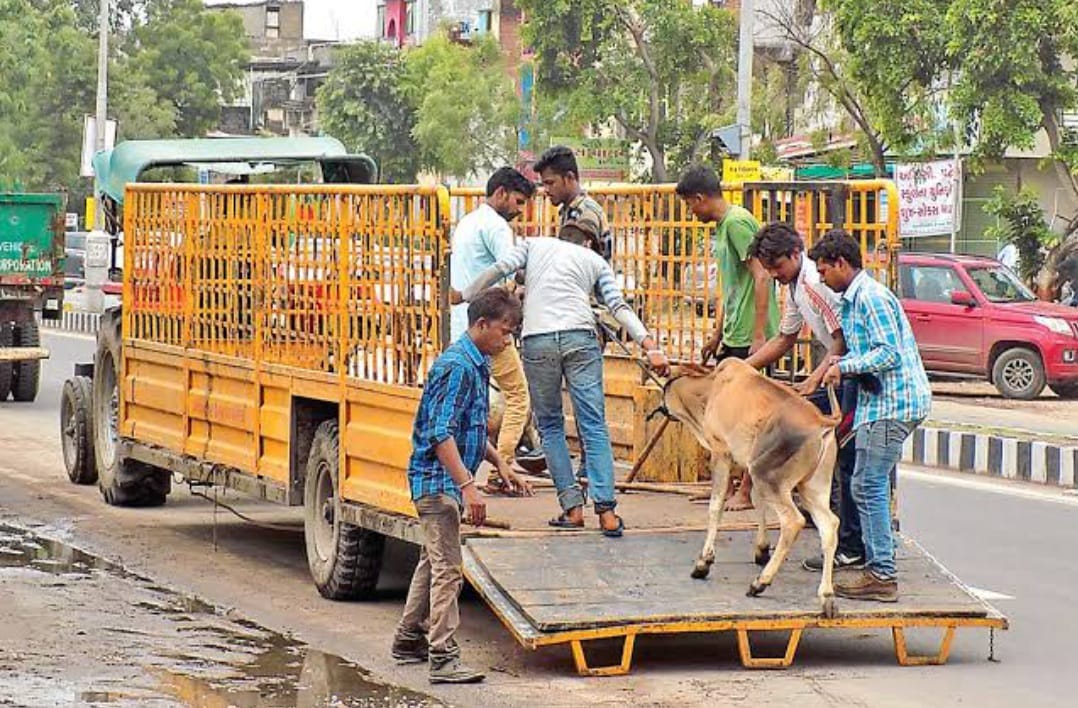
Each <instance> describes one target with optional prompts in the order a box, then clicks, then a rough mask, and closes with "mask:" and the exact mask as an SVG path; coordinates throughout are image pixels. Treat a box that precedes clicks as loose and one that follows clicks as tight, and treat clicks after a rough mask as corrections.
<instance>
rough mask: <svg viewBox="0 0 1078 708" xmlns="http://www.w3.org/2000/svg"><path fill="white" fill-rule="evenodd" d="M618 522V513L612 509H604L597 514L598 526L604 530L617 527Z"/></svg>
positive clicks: (611, 529)
mask: <svg viewBox="0 0 1078 708" xmlns="http://www.w3.org/2000/svg"><path fill="white" fill-rule="evenodd" d="M619 525H620V522H619V521H618V515H617V514H615V513H614V512H613V511H604V512H603V513H601V514H599V528H601V529H603V530H604V531H614V530H616V529H617V528H618V526H619Z"/></svg>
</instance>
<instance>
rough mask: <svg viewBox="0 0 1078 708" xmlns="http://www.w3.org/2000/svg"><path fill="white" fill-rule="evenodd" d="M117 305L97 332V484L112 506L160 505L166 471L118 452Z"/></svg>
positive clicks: (168, 483)
mask: <svg viewBox="0 0 1078 708" xmlns="http://www.w3.org/2000/svg"><path fill="white" fill-rule="evenodd" d="M120 343H121V336H120V308H118V307H117V308H112V309H110V310H106V311H105V313H104V314H103V315H102V316H101V325H100V329H99V330H98V332H97V355H96V357H95V360H94V379H93V382H94V383H93V392H94V393H93V402H94V405H93V416H92V418H93V430H94V440H93V448H94V459H95V461H96V467H97V486H98V488H100V490H101V496H102V497H104V499H105V502H106V503H108V504H111V505H112V506H161V505H162V504H164V503H165V497H167V496H168V493H169V491H171V477H170V476H169V473H168V471H166V470H161V469H157V468H156V467H152V466H150V465H147V464H144V463H142V462H138V461H137V460H129V459H126V458H125V457H124V456H123V454H122V453H121V452H120V445H119V440H120V435H119V417H120V388H119V384H120Z"/></svg>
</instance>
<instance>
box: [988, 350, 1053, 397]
mask: <svg viewBox="0 0 1078 708" xmlns="http://www.w3.org/2000/svg"><path fill="white" fill-rule="evenodd" d="M992 383H993V384H995V386H996V388H997V389H999V392H1000V393H1001V394H1003V397H1004V398H1017V399H1020V400H1023V401H1028V400H1030V399H1033V398H1036V397H1037V396H1039V395H1041V391H1043V390H1044V384H1045V377H1044V364H1043V363H1042V362H1041V357H1040V355H1039V354H1037V352H1035V351H1032V350H1030V349H1022V348H1014V349H1008V350H1007V351H1005V352H1003V353H1002V354H1000V355H999V358H998V359H996V363H995V364H994V365H993V366H992Z"/></svg>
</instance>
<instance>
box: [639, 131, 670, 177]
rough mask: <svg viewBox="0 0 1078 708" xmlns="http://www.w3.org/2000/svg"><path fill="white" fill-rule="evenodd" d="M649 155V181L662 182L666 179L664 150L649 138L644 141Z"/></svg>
mask: <svg viewBox="0 0 1078 708" xmlns="http://www.w3.org/2000/svg"><path fill="white" fill-rule="evenodd" d="M644 146H645V147H647V149H648V153H649V154H650V155H651V181H652V182H653V183H654V184H662V183H663V182H666V181H667V180H668V175H667V173H666V152H665V151H664V150H663V149H662V148H661V147H659V145H658V144H657V143H654V142H651V141H650V140H649V141H647V142H645V143H644Z"/></svg>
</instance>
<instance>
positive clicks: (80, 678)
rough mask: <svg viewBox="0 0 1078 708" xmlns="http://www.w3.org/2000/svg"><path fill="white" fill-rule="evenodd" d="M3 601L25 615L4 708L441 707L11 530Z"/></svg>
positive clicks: (5, 658)
mask: <svg viewBox="0 0 1078 708" xmlns="http://www.w3.org/2000/svg"><path fill="white" fill-rule="evenodd" d="M0 594H4V595H10V599H13V600H14V606H15V607H19V608H20V611H21V612H20V614H22V615H23V620H22V621H21V622H16V623H14V624H13V626H12V627H11V628H10V631H9V632H5V635H6V637H7V638H6V639H4V640H0V705H46V704H48V705H59V704H66V705H71V704H74V705H92V706H109V707H110V708H111V707H112V706H117V707H122V706H134V705H137V706H140V707H141V706H170V707H171V706H192V707H194V706H197V707H199V708H218V707H220V708H230V707H235V708H256V707H257V708H277V707H280V708H293V707H295V708H298V707H300V706H303V707H307V706H310V707H315V706H326V707H334V708H335V707H338V706H339V707H342V708H350V707H365V706H371V707H373V706H378V707H379V708H395V707H400V708H406V707H407V708H412V707H415V708H421V707H425V706H436V705H442V703H441V702H439V701H438V700H436V699H434V698H431V697H430V696H426V695H423V694H420V693H417V692H413V691H410V690H408V689H403V688H399V687H396V686H391V685H387V684H384V683H380V682H378V681H375V680H373V679H372V677H371V675H370V673H369V672H367V671H366V670H365V669H363V668H361V667H359V666H357V665H356V664H353V663H352V662H350V661H347V660H345V659H343V658H341V657H339V656H336V655H333V654H327V653H324V652H321V651H318V650H316V649H312V648H311V647H308V646H306V645H304V644H302V643H300V642H298V641H296V640H295V639H292V638H291V637H288V636H286V635H283V634H280V633H277V632H274V631H271V630H269V629H266V628H265V627H262V626H260V625H258V624H255V623H254V622H251V621H248V620H246V619H244V618H242V617H239V616H236V613H235V612H234V611H232V610H228V611H226V610H222V609H221V608H218V607H215V606H213V605H211V604H209V603H206V602H204V601H202V600H199V599H197V598H194V597H189V596H185V595H183V594H180V593H177V592H174V591H172V590H169V589H167V588H163V587H161V586H160V585H157V584H155V583H154V582H152V581H151V580H149V579H147V578H142V577H140V576H137V575H135V574H133V573H130V572H128V571H126V570H124V568H123V567H122V566H121V565H120V564H118V563H116V562H113V561H110V560H108V559H105V558H101V557H98V556H95V555H93V554H90V553H86V552H85V551H81V550H79V549H77V548H74V547H72V546H70V545H68V544H65V543H62V542H60V541H56V540H53V539H48V538H44V537H42V536H40V535H38V534H36V533H34V532H33V531H30V530H27V529H23V528H19V527H15V526H10V525H6V524H0ZM118 598H120V599H118ZM9 601H10V600H9ZM10 606H11V605H9V607H10ZM22 610H25V611H22ZM35 612H38V613H40V618H38V617H36V616H35V615H34V613H35ZM23 622H25V624H26V628H22V624H23ZM46 623H48V624H50V627H49V630H50V632H52V634H50V635H49V636H48V637H42V636H40V631H39V630H38V629H37V627H39V626H40V625H42V624H46ZM23 629H25V634H26V637H25V638H23V637H21V636H20V631H21V630H23ZM5 645H7V646H5Z"/></svg>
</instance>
